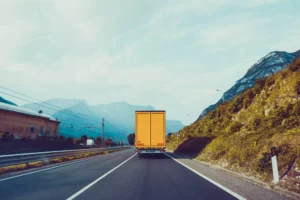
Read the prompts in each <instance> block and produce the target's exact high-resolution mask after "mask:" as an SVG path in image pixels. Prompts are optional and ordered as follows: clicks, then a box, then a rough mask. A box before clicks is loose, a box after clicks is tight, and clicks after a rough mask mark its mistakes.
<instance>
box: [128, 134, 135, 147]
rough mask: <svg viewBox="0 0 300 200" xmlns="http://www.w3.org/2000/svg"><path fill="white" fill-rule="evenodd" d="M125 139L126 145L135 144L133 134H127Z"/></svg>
mask: <svg viewBox="0 0 300 200" xmlns="http://www.w3.org/2000/svg"><path fill="white" fill-rule="evenodd" d="M127 139H128V143H129V144H130V145H134V143H135V133H131V134H129V135H128V137H127Z"/></svg>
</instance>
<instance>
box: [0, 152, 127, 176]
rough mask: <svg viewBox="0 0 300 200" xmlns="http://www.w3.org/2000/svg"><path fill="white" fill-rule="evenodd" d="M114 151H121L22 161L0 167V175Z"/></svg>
mask: <svg viewBox="0 0 300 200" xmlns="http://www.w3.org/2000/svg"><path fill="white" fill-rule="evenodd" d="M116 151H121V150H109V151H104V152H87V153H84V154H80V155H76V156H65V157H59V158H52V159H49V160H46V161H45V160H44V161H36V162H29V163H27V164H26V163H24V164H18V165H11V166H5V167H0V175H1V174H5V173H9V172H15V171H20V170H24V169H30V168H37V167H41V166H44V165H48V164H55V163H61V162H66V161H71V160H76V159H80V158H87V157H91V156H96V155H101V154H108V153H113V152H116Z"/></svg>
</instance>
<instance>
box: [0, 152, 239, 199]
mask: <svg viewBox="0 0 300 200" xmlns="http://www.w3.org/2000/svg"><path fill="white" fill-rule="evenodd" d="M60 165H62V164H58V165H55V167H56V168H53V166H51V167H50V168H49V167H48V168H42V170H44V171H40V170H41V169H35V170H33V171H32V170H31V171H29V172H28V171H27V172H22V173H21V174H17V176H18V175H21V176H19V177H16V174H12V175H6V176H0V199H22V200H23V199H30V200H32V199H42V200H47V199H51V200H52V199H78V200H81V199H82V200H83V199H105V200H110V199H114V200H116V199H122V200H150V199H155V200H159V199H163V200H168V199H170V200H179V199H181V200H182V199H184V200H187V199H224V200H226V199H237V198H236V197H234V196H233V195H232V194H230V193H229V192H226V191H224V190H223V189H221V188H220V187H217V186H216V185H215V184H213V183H211V182H209V181H207V180H205V179H204V178H202V177H201V176H199V175H197V174H196V173H194V172H192V171H191V170H189V169H187V168H186V167H184V166H182V165H180V164H179V163H177V162H175V161H174V160H173V159H171V158H170V157H168V156H166V155H163V156H161V157H157V156H155V157H145V158H139V157H138V156H137V155H136V154H135V152H134V150H133V149H129V150H125V151H120V152H115V153H111V154H106V155H101V156H99V157H97V158H93V159H88V160H85V161H83V162H77V163H75V164H69V165H66V166H62V167H59V166H60ZM28 173H32V174H28Z"/></svg>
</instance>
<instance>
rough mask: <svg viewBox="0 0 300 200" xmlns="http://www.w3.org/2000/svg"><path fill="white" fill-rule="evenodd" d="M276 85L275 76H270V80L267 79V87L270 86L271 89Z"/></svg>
mask: <svg viewBox="0 0 300 200" xmlns="http://www.w3.org/2000/svg"><path fill="white" fill-rule="evenodd" d="M274 84H275V77H274V76H270V77H269V78H268V79H267V81H266V85H267V86H268V87H271V86H272V85H274Z"/></svg>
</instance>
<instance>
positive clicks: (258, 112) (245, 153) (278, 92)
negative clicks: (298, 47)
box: [167, 58, 300, 192]
mask: <svg viewBox="0 0 300 200" xmlns="http://www.w3.org/2000/svg"><path fill="white" fill-rule="evenodd" d="M179 133H180V137H179V146H177V138H176V137H177V136H176V134H172V135H169V136H168V139H167V140H168V148H169V149H174V150H175V152H179V153H188V154H190V155H191V154H193V156H195V157H196V158H197V159H199V160H202V161H206V162H210V163H214V164H218V165H221V166H222V167H227V168H230V169H232V170H236V171H239V172H244V173H246V174H247V175H254V176H256V178H259V179H261V180H264V181H271V180H272V168H271V161H270V148H271V147H273V146H275V147H276V149H277V154H278V165H279V171H280V176H282V177H284V178H283V179H282V180H284V181H281V183H282V182H285V184H289V185H288V186H287V185H285V186H286V187H287V188H289V189H292V190H295V191H297V192H299V191H300V184H299V182H300V145H299V144H300V58H298V59H296V60H295V61H294V62H293V63H292V64H291V65H290V66H289V67H288V68H287V69H284V70H282V71H280V72H278V73H277V74H274V75H272V76H270V77H268V78H264V79H260V80H258V81H257V82H256V84H255V85H254V86H253V87H252V88H250V89H248V90H246V91H245V92H243V93H242V94H240V95H238V96H236V97H235V98H234V99H233V100H232V101H230V102H225V103H223V104H221V105H220V106H218V107H217V109H216V110H214V111H212V112H210V113H209V114H207V116H205V117H204V118H203V119H202V120H199V121H197V122H195V123H194V124H192V125H191V126H188V127H185V128H184V129H182V130H181V131H179ZM285 179H287V180H285Z"/></svg>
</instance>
